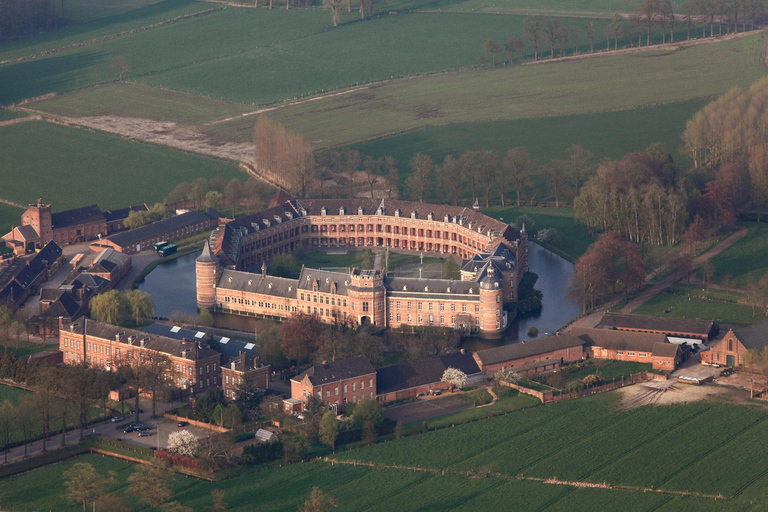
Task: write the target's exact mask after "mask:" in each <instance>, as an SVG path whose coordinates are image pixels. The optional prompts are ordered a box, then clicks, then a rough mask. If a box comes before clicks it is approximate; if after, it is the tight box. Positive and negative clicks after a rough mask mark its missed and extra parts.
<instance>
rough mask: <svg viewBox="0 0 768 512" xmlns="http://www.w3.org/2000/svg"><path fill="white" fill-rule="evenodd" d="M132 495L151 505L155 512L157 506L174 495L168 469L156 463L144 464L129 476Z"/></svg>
mask: <svg viewBox="0 0 768 512" xmlns="http://www.w3.org/2000/svg"><path fill="white" fill-rule="evenodd" d="M128 484H129V490H130V492H131V494H132V495H134V496H136V497H137V498H138V499H139V500H141V501H142V502H144V503H146V504H147V505H148V506H149V512H153V511H154V510H155V508H156V507H157V506H159V505H160V504H161V503H163V502H164V501H166V500H168V499H169V498H170V497H171V496H173V491H172V490H171V479H170V475H169V473H168V471H166V470H165V469H163V468H161V467H160V466H156V465H154V464H142V465H140V466H139V467H137V468H136V471H134V472H133V474H131V476H129V477H128Z"/></svg>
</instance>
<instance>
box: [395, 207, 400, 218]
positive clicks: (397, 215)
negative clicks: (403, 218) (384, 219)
mask: <svg viewBox="0 0 768 512" xmlns="http://www.w3.org/2000/svg"><path fill="white" fill-rule="evenodd" d="M400 213H401V211H400V208H398V209H397V210H395V217H399V216H400Z"/></svg>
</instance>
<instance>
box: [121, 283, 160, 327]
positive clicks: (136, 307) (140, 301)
mask: <svg viewBox="0 0 768 512" xmlns="http://www.w3.org/2000/svg"><path fill="white" fill-rule="evenodd" d="M125 298H126V302H127V303H128V308H129V309H130V311H131V317H132V318H133V321H134V322H135V324H136V325H137V326H138V325H140V324H141V323H142V322H143V321H144V320H145V319H147V318H152V316H154V314H155V302H154V301H153V300H152V296H151V295H150V294H148V293H147V292H143V291H141V290H129V291H127V292H126V293H125Z"/></svg>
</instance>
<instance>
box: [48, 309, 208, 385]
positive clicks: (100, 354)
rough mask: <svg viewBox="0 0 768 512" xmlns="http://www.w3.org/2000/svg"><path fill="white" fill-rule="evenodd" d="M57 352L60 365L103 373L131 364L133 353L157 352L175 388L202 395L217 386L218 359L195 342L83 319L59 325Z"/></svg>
mask: <svg viewBox="0 0 768 512" xmlns="http://www.w3.org/2000/svg"><path fill="white" fill-rule="evenodd" d="M59 349H60V350H61V351H62V352H63V353H64V364H70V365H74V364H81V363H83V362H85V363H86V364H88V365H89V366H93V367H95V368H99V369H103V370H114V369H116V368H117V365H118V364H119V363H120V362H129V361H132V360H135V358H136V352H137V351H138V353H139V354H141V353H142V352H148V351H155V352H160V353H162V354H165V355H166V356H167V357H168V359H169V368H168V373H169V377H170V378H171V379H172V380H173V381H174V384H175V385H176V386H177V387H178V388H180V389H183V390H188V391H189V392H191V393H203V392H205V390H206V389H208V388H209V387H218V386H220V379H221V369H220V357H221V356H220V355H219V353H218V352H216V351H214V350H213V349H211V348H209V347H206V346H203V344H202V343H201V342H199V341H194V340H175V339H172V338H168V337H165V336H158V335H154V334H149V333H146V332H142V331H137V330H135V329H125V328H123V327H118V326H116V325H109V324H105V323H102V322H96V321H94V320H88V319H87V318H83V319H81V320H78V321H76V322H74V323H72V324H69V325H65V324H64V323H63V322H62V323H61V325H59Z"/></svg>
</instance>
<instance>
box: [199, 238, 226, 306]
mask: <svg viewBox="0 0 768 512" xmlns="http://www.w3.org/2000/svg"><path fill="white" fill-rule="evenodd" d="M219 271H220V270H219V259H218V258H217V257H216V256H214V255H213V253H212V252H211V244H210V243H209V242H208V240H206V241H205V245H204V246H203V253H202V254H201V255H200V256H198V258H197V259H196V260H195V280H196V282H197V307H198V308H201V309H202V308H212V307H213V306H215V305H216V281H217V280H218V278H219Z"/></svg>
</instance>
